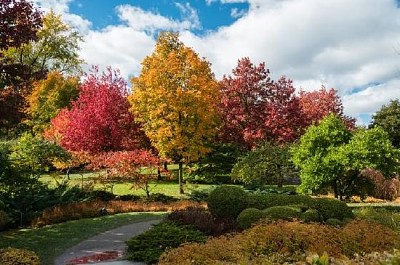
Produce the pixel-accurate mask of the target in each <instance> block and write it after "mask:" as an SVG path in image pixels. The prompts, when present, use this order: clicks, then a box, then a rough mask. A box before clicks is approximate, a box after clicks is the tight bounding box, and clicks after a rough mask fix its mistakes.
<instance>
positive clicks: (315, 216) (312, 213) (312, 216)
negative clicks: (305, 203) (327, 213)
mask: <svg viewBox="0 0 400 265" xmlns="http://www.w3.org/2000/svg"><path fill="white" fill-rule="evenodd" d="M301 219H303V220H304V221H305V222H307V223H309V222H320V221H321V217H320V213H319V212H318V210H315V209H308V210H306V211H305V212H304V213H303V214H302V216H301Z"/></svg>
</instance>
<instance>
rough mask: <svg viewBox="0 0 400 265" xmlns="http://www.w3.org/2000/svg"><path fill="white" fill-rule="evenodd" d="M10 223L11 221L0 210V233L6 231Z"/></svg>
mask: <svg viewBox="0 0 400 265" xmlns="http://www.w3.org/2000/svg"><path fill="white" fill-rule="evenodd" d="M11 222H12V219H11V218H10V217H9V216H8V214H7V213H6V212H5V211H3V210H0V231H3V230H5V229H7V228H8V226H9V225H10V223H11Z"/></svg>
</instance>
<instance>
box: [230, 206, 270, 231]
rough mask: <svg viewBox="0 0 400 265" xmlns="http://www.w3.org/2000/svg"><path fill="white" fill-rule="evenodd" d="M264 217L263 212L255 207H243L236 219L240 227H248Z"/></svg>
mask: <svg viewBox="0 0 400 265" xmlns="http://www.w3.org/2000/svg"><path fill="white" fill-rule="evenodd" d="M265 217H266V214H265V212H263V211H262V210H259V209H256V208H247V209H244V210H243V211H242V212H241V213H240V214H239V216H238V217H237V219H236V223H237V225H238V227H239V228H240V229H247V228H250V227H251V226H252V225H253V224H254V223H256V222H257V221H259V220H260V219H263V218H265Z"/></svg>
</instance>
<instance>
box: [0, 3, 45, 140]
mask: <svg viewBox="0 0 400 265" xmlns="http://www.w3.org/2000/svg"><path fill="white" fill-rule="evenodd" d="M41 27H42V17H41V13H40V12H39V10H38V9H36V8H35V7H34V6H33V5H32V3H30V2H29V1H25V0H0V135H1V136H3V135H10V134H13V133H16V131H17V125H18V124H19V123H20V121H21V119H22V118H23V117H24V113H23V108H24V97H23V95H22V93H21V91H20V86H18V85H19V84H20V82H21V81H22V80H21V76H23V75H24V73H25V71H26V70H27V68H26V66H25V65H22V64H20V63H18V62H14V61H12V60H10V58H7V57H6V56H5V52H6V51H7V50H9V49H11V48H19V47H21V46H22V45H24V44H26V43H29V42H30V41H35V40H36V39H37V35H36V34H37V32H38V30H39V29H40V28H41Z"/></svg>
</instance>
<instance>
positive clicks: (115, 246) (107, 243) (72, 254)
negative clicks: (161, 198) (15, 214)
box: [54, 220, 160, 265]
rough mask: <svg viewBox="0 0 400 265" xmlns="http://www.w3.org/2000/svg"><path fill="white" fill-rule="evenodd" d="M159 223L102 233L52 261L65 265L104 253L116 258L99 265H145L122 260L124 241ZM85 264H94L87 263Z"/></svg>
mask: <svg viewBox="0 0 400 265" xmlns="http://www.w3.org/2000/svg"><path fill="white" fill-rule="evenodd" d="M158 222H160V220H152V221H147V222H139V223H133V224H130V225H125V226H121V227H118V228H116V229H113V230H110V231H107V232H104V233H102V234H99V235H97V236H94V237H92V238H89V239H87V240H85V241H82V242H80V243H79V244H78V245H75V246H74V247H72V248H70V249H68V250H67V251H65V252H64V254H62V255H61V256H59V257H57V258H56V260H55V261H54V264H55V265H66V264H68V262H69V261H71V260H74V259H78V258H82V257H88V256H92V255H96V254H101V253H104V252H113V253H114V254H115V253H118V257H117V258H115V259H114V261H112V262H111V261H109V262H101V263H98V264H101V265H128V264H137V265H139V264H145V263H141V262H129V261H126V260H122V259H123V255H124V254H125V252H126V249H127V246H126V244H125V241H127V240H129V239H130V238H131V237H133V236H135V235H138V234H141V233H143V232H144V231H146V230H148V229H150V228H151V227H152V225H153V224H156V223H158ZM86 264H96V263H93V262H89V263H86Z"/></svg>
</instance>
